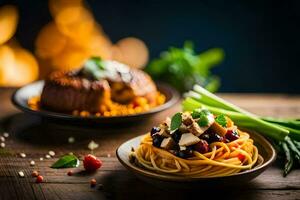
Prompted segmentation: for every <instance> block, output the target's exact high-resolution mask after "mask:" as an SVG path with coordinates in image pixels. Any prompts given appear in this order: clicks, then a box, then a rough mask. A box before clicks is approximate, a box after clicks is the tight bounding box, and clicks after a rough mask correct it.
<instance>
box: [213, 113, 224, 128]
mask: <svg viewBox="0 0 300 200" xmlns="http://www.w3.org/2000/svg"><path fill="white" fill-rule="evenodd" d="M215 121H216V122H217V123H218V124H220V125H221V126H223V127H226V125H227V120H226V118H225V116H224V115H218V116H217V117H216V119H215Z"/></svg>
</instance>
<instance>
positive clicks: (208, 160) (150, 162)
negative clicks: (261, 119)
mask: <svg viewBox="0 0 300 200" xmlns="http://www.w3.org/2000/svg"><path fill="white" fill-rule="evenodd" d="M227 119H228V118H227ZM229 120H230V119H228V121H229ZM230 123H231V125H232V126H233V122H232V121H231V120H230ZM227 124H228V123H227ZM228 128H229V129H230V128H232V127H227V129H228ZM236 130H237V132H238V134H239V138H238V139H235V140H233V141H227V142H222V141H219V142H218V141H217V142H211V143H210V144H209V151H207V152H205V153H200V152H198V151H196V150H192V153H191V155H190V156H189V157H188V158H182V157H179V156H178V155H176V153H175V154H174V152H178V151H174V150H166V149H162V148H160V147H155V146H153V137H152V136H151V134H150V133H148V134H146V135H145V136H144V137H143V139H142V141H141V144H140V146H139V147H138V148H137V149H136V150H135V151H134V152H133V155H134V158H135V163H136V164H138V165H139V166H142V167H144V168H146V169H149V170H153V171H156V172H158V173H168V174H174V175H178V176H187V177H218V176H228V175H232V174H235V173H238V172H240V171H243V170H248V169H251V168H252V167H253V165H254V164H255V163H256V161H257V159H258V150H257V147H256V146H255V145H254V144H253V140H252V139H251V138H250V136H249V134H248V133H246V132H243V131H240V130H238V129H236Z"/></svg>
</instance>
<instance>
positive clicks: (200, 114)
mask: <svg viewBox="0 0 300 200" xmlns="http://www.w3.org/2000/svg"><path fill="white" fill-rule="evenodd" d="M191 115H192V117H193V118H194V119H199V120H198V121H197V123H198V124H199V126H201V127H204V126H208V124H209V119H208V116H209V115H211V113H210V112H209V111H208V110H207V109H195V110H193V112H192V113H191Z"/></svg>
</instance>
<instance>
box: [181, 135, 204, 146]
mask: <svg viewBox="0 0 300 200" xmlns="http://www.w3.org/2000/svg"><path fill="white" fill-rule="evenodd" d="M199 141H200V139H199V138H198V137H197V136H195V135H194V134H193V133H184V134H182V135H181V138H180V140H179V143H178V144H179V146H190V145H193V144H196V143H198V142H199Z"/></svg>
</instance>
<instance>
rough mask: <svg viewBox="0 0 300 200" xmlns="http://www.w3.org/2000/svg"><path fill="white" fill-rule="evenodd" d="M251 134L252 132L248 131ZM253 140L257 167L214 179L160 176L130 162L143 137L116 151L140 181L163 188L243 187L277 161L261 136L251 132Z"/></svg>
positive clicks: (270, 147) (122, 161)
mask: <svg viewBox="0 0 300 200" xmlns="http://www.w3.org/2000/svg"><path fill="white" fill-rule="evenodd" d="M248 132H250V131H248ZM250 135H251V138H252V139H253V140H254V143H255V145H256V146H257V148H258V151H259V154H260V156H259V159H258V161H257V163H256V165H255V166H254V167H253V168H252V169H250V170H247V171H243V172H240V173H237V174H234V175H230V176H223V177H213V178H205V177H203V178H191V177H179V176H175V175H169V174H159V173H156V172H154V171H150V170H147V169H142V168H139V167H137V166H135V165H133V164H132V163H130V162H129V159H128V155H129V153H130V152H131V148H132V147H133V148H137V147H138V146H139V144H140V141H141V138H142V136H138V137H135V138H133V139H131V140H128V141H127V142H125V143H123V144H122V145H121V146H120V147H119V148H118V149H117V151H116V154H117V157H118V159H119V161H120V162H121V163H122V164H123V165H124V166H125V167H126V168H127V169H128V170H129V171H131V172H133V173H134V174H135V175H136V176H137V177H139V178H140V179H142V180H144V181H146V182H149V183H151V184H154V185H156V186H159V187H163V188H180V189H187V188H194V187H199V186H201V187H202V186H209V187H210V186H222V187H223V186H228V185H241V184H245V183H248V182H249V181H250V180H252V179H254V178H255V177H257V176H258V175H259V174H261V173H262V172H263V171H264V170H265V169H267V167H268V166H270V164H271V163H272V162H273V161H274V160H275V157H276V152H275V150H274V148H273V147H272V145H271V144H270V143H269V142H268V141H267V140H266V139H265V138H264V137H262V136H261V135H259V134H258V133H255V132H252V131H251V132H250Z"/></svg>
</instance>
